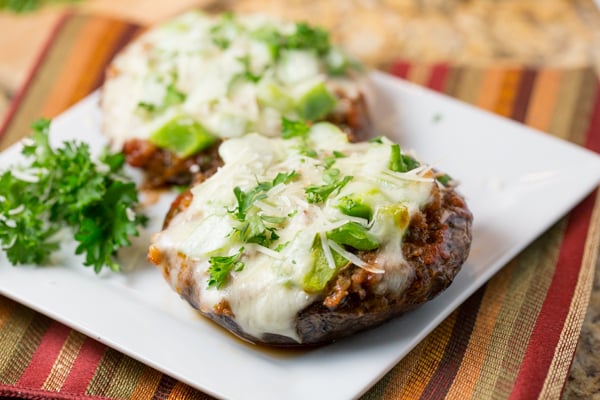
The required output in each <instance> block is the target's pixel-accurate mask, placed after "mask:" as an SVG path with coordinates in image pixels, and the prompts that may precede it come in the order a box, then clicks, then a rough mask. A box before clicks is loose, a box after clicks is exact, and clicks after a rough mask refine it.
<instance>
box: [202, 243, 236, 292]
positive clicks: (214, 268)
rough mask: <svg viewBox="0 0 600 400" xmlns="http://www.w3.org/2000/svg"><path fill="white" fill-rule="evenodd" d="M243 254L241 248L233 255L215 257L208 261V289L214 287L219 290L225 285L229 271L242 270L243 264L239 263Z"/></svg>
mask: <svg viewBox="0 0 600 400" xmlns="http://www.w3.org/2000/svg"><path fill="white" fill-rule="evenodd" d="M243 252H244V248H243V247H241V248H240V249H239V251H238V252H237V253H236V254H234V255H231V256H215V257H211V258H210V259H209V260H208V262H209V264H210V267H209V268H208V273H209V278H208V287H209V288H211V287H213V286H216V288H217V289H221V288H222V287H223V286H224V285H225V284H226V283H227V280H228V278H229V274H230V273H231V271H235V272H239V271H241V270H243V269H244V263H243V262H242V261H240V258H241V257H242V253H243Z"/></svg>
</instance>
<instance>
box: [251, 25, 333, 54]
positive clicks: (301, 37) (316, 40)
mask: <svg viewBox="0 0 600 400" xmlns="http://www.w3.org/2000/svg"><path fill="white" fill-rule="evenodd" d="M253 36H254V38H255V39H257V40H261V41H263V42H265V43H266V44H267V45H268V46H269V48H270V50H271V54H272V56H273V58H275V59H279V57H280V55H281V52H282V50H295V49H298V50H313V51H315V52H316V53H317V54H318V55H325V54H327V53H328V52H329V50H330V49H331V43H330V41H329V33H327V31H325V30H324V29H322V28H319V27H312V26H310V25H308V24H307V23H304V22H299V23H296V29H295V31H294V33H291V34H283V33H281V32H279V31H277V30H276V29H275V28H268V27H264V28H261V29H258V30H256V31H255V32H254V33H253Z"/></svg>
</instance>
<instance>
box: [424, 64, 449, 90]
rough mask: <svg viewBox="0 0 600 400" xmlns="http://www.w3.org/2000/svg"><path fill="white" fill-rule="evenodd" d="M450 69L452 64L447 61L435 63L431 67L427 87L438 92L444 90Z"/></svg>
mask: <svg viewBox="0 0 600 400" xmlns="http://www.w3.org/2000/svg"><path fill="white" fill-rule="evenodd" d="M449 71H450V66H449V65H448V64H446V63H440V64H435V65H434V66H433V67H432V68H431V75H430V76H429V81H428V82H427V87H428V88H430V89H433V90H436V91H438V92H442V91H444V88H445V87H446V80H447V78H448V72H449Z"/></svg>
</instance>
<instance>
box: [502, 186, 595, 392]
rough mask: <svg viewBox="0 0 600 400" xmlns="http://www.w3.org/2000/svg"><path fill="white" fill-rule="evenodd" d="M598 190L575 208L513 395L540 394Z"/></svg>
mask: <svg viewBox="0 0 600 400" xmlns="http://www.w3.org/2000/svg"><path fill="white" fill-rule="evenodd" d="M595 197H596V196H595V194H592V195H590V196H588V197H587V198H586V199H585V200H584V201H583V202H581V203H580V204H579V205H578V206H577V207H575V209H574V210H573V211H572V212H571V214H570V216H569V222H568V224H567V228H566V231H565V236H564V239H563V243H562V245H561V247H560V252H559V255H558V260H557V266H556V271H555V273H554V276H553V277H552V283H551V284H550V287H549V288H548V296H547V297H546V299H545V301H544V305H543V306H542V309H541V311H540V314H539V316H538V318H537V321H536V324H535V327H534V329H533V332H532V334H531V338H530V340H529V344H528V346H527V350H526V351H525V357H524V358H523V362H522V364H521V368H520V370H519V375H518V377H517V380H516V383H515V385H514V389H513V392H512V393H511V395H510V398H511V399H534V398H537V396H538V395H539V393H540V391H541V390H542V386H543V384H544V380H545V378H546V374H547V373H548V369H549V367H550V363H551V362H552V358H553V357H554V351H555V349H556V346H557V343H558V340H559V339H560V335H561V332H562V327H563V326H564V324H565V320H566V318H567V314H568V312H569V306H570V304H571V299H572V297H573V292H574V290H575V287H576V286H577V281H578V277H579V271H580V268H581V262H582V260H583V252H584V247H585V239H586V236H587V232H588V229H589V225H590V220H591V215H592V211H593V209H594V202H595Z"/></svg>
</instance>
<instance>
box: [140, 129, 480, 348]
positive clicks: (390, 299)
mask: <svg viewBox="0 0 600 400" xmlns="http://www.w3.org/2000/svg"><path fill="white" fill-rule="evenodd" d="M281 136H282V137H280V138H268V137H265V136H261V135H258V134H249V135H246V136H244V137H240V138H235V139H229V140H226V141H225V142H223V144H222V145H221V146H220V149H219V153H220V156H221V158H222V159H223V160H224V165H223V166H222V167H221V168H220V169H218V171H217V172H216V173H215V174H214V175H213V176H212V177H210V178H208V179H207V180H205V181H204V182H202V183H200V184H197V185H194V186H193V187H191V189H190V190H188V191H187V192H185V193H183V194H181V195H180V196H179V197H178V199H177V200H176V201H175V202H174V203H173V205H172V208H171V211H170V213H169V215H168V217H167V219H166V220H165V226H164V228H163V230H162V231H161V232H159V233H157V234H155V236H154V237H153V239H152V243H151V245H150V248H149V252H148V258H149V260H150V261H151V262H152V263H154V264H155V265H157V266H158V267H159V268H160V269H161V270H162V272H163V274H164V277H165V279H166V280H167V282H168V283H169V284H170V285H171V286H172V287H173V288H174V289H175V290H176V291H177V292H178V293H179V294H180V295H181V297H182V298H183V299H185V300H187V301H188V302H189V304H191V305H192V306H193V307H194V308H196V309H198V310H199V311H200V313H202V314H203V315H205V316H207V317H208V318H210V319H212V320H214V321H216V322H217V323H218V324H220V325H222V326H224V327H225V328H227V329H228V330H230V331H231V332H233V333H234V334H236V335H238V336H240V337H242V338H244V339H247V340H249V341H251V342H255V343H264V344H269V345H277V346H303V345H315V344H323V343H327V342H331V341H334V340H336V339H339V338H342V337H344V336H347V335H350V334H352V333H354V332H357V331H361V330H364V329H367V328H371V327H374V326H377V325H379V324H381V323H383V322H385V321H388V320H390V319H391V318H393V317H395V316H397V315H399V314H402V313H404V312H406V311H407V310H410V309H412V308H413V307H415V306H417V305H419V304H421V303H423V302H426V301H428V300H430V299H431V298H433V297H434V296H436V295H437V294H438V293H440V292H441V291H443V290H444V289H445V288H446V287H448V285H450V283H451V282H452V280H453V279H454V277H455V275H456V274H457V273H458V271H459V270H460V268H461V265H462V264H463V263H464V261H465V260H466V258H467V255H468V253H469V248H470V243H471V221H472V216H471V213H470V212H469V210H468V208H467V205H466V204H465V201H464V200H463V198H462V197H461V196H460V195H459V194H457V192H456V191H455V190H454V188H453V187H452V185H451V184H450V183H449V182H448V177H447V176H445V175H441V174H439V173H437V172H436V171H435V170H433V169H432V168H431V167H429V166H427V165H424V164H421V163H419V162H418V161H417V160H416V159H415V158H413V157H411V156H409V155H407V154H405V153H403V152H402V151H401V150H400V147H399V146H398V145H397V144H394V143H392V142H391V141H389V140H387V139H386V138H381V139H377V140H372V141H370V142H363V143H350V142H349V141H348V138H347V136H346V135H345V134H344V133H343V132H342V131H341V130H340V129H339V128H337V127H335V126H334V125H332V124H330V123H326V122H321V123H316V124H314V125H312V126H311V127H309V126H308V125H306V124H304V123H300V122H292V121H287V120H284V122H283V131H282V135H281Z"/></svg>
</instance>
